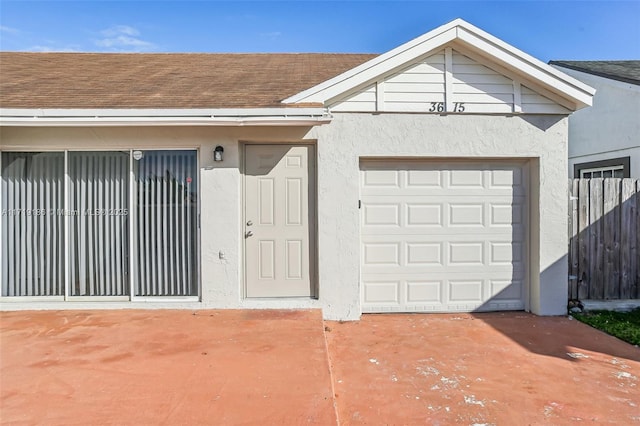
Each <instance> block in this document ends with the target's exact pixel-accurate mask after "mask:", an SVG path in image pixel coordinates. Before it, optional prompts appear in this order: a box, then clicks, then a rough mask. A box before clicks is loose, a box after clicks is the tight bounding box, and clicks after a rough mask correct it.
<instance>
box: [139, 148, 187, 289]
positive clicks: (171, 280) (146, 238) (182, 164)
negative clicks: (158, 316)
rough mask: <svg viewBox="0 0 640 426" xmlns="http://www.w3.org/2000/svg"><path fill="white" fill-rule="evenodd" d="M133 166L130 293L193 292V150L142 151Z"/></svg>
mask: <svg viewBox="0 0 640 426" xmlns="http://www.w3.org/2000/svg"><path fill="white" fill-rule="evenodd" d="M134 169H135V171H136V189H137V197H136V198H137V208H136V212H137V220H136V224H137V228H138V232H137V234H138V236H139V244H138V245H137V256H136V264H137V265H138V269H137V276H136V295H137V296H189V295H196V294H197V286H196V266H197V263H196V259H197V256H196V255H197V252H196V250H197V240H196V235H197V233H196V227H197V186H196V185H197V179H196V176H197V159H196V153H195V152H194V151H146V152H145V153H144V156H143V157H142V158H141V159H140V160H138V161H136V162H135V163H134Z"/></svg>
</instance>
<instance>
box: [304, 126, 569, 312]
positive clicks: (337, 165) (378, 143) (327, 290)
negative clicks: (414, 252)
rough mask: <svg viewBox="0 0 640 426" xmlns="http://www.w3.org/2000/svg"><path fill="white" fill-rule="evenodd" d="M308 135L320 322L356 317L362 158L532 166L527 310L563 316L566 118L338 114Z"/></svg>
mask: <svg viewBox="0 0 640 426" xmlns="http://www.w3.org/2000/svg"><path fill="white" fill-rule="evenodd" d="M311 135H312V137H314V138H317V139H318V141H319V143H318V166H319V167H318V197H319V202H318V227H319V236H318V243H319V252H320V259H319V262H320V265H319V270H320V278H319V279H320V296H321V301H322V304H323V306H324V307H325V308H326V312H325V315H327V316H328V317H332V318H349V319H351V318H356V317H357V315H358V314H359V300H360V293H359V286H358V283H359V255H360V252H359V212H358V209H357V205H358V203H357V201H358V198H359V158H360V157H423V158H433V157H458V158H468V159H478V158H523V157H524V158H529V159H531V161H530V163H531V164H530V165H531V169H532V170H531V176H532V181H533V182H532V184H531V185H530V186H531V187H533V189H532V191H531V202H530V205H531V208H530V209H531V212H530V223H531V224H532V225H533V227H532V231H531V235H530V246H531V254H530V257H531V259H532V262H531V263H530V268H531V280H530V309H531V311H532V312H534V313H537V314H541V315H559V314H562V313H564V312H566V288H567V287H566V286H567V265H566V251H567V243H566V229H567V216H566V162H567V160H566V159H567V145H566V139H567V120H566V118H563V117H559V116H522V117H504V116H476V115H448V116H439V115H419V114H381V115H373V114H336V117H335V118H334V120H333V122H332V123H331V125H329V126H322V127H319V128H316V129H314V131H312V132H311ZM538 186H539V189H538ZM538 199H539V200H538ZM323 201H324V202H323ZM327 201H329V202H327ZM538 223H539V227H538V226H537V224H538Z"/></svg>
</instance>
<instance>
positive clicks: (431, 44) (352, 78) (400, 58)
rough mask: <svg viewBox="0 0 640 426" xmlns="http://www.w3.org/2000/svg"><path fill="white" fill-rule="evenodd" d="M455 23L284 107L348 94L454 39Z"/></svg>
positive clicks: (290, 100)
mask: <svg viewBox="0 0 640 426" xmlns="http://www.w3.org/2000/svg"><path fill="white" fill-rule="evenodd" d="M455 22H456V21H453V22H450V23H448V24H445V25H443V26H441V27H438V28H436V29H435V30H432V31H429V32H428V33H426V34H424V35H422V36H420V37H418V38H415V39H413V40H411V41H409V42H407V43H405V44H403V45H402V46H399V47H396V48H395V49H393V50H390V51H388V52H387V53H383V54H382V55H380V56H377V57H375V58H373V59H371V60H369V61H367V62H365V63H364V64H361V65H358V66H357V67H355V68H353V69H351V70H349V71H346V72H344V73H342V74H340V75H338V76H336V77H334V78H332V79H330V80H327V81H325V82H323V83H320V84H318V85H317V86H314V87H311V88H310V89H307V90H305V91H303V92H300V93H298V94H296V95H293V96H291V97H289V98H287V99H285V100H284V101H282V103H284V104H293V103H297V102H324V101H326V100H327V99H331V98H334V97H336V96H338V95H341V94H342V93H344V92H347V91H349V90H351V89H353V88H355V87H357V86H359V85H361V84H364V83H365V82H368V81H370V80H374V79H376V78H377V77H378V76H380V75H381V74H384V73H386V72H388V71H390V70H392V69H394V68H396V67H398V66H401V65H402V64H404V63H407V62H409V61H411V60H412V59H414V58H416V57H418V56H421V55H423V54H425V53H428V52H430V51H432V50H434V49H437V48H438V47H440V46H442V45H444V44H446V43H448V42H450V41H451V40H453V39H455V36H456V32H455V28H454V27H455V25H453V24H454V23H455Z"/></svg>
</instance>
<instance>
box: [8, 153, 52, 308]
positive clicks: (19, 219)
mask: <svg viewBox="0 0 640 426" xmlns="http://www.w3.org/2000/svg"><path fill="white" fill-rule="evenodd" d="M0 173H1V174H2V187H1V194H2V196H1V197H0V204H1V208H0V210H1V214H2V221H1V222H2V225H1V226H2V242H1V244H2V247H1V250H2V262H1V264H2V295H3V296H60V295H63V294H64V275H63V274H64V268H63V266H62V265H63V262H64V249H63V242H64V215H63V211H62V209H63V208H64V193H63V192H62V188H63V184H64V154H63V153H58V152H55V153H32V152H10V153H2V168H1V169H0Z"/></svg>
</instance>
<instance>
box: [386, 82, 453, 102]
mask: <svg viewBox="0 0 640 426" xmlns="http://www.w3.org/2000/svg"><path fill="white" fill-rule="evenodd" d="M443 91H444V83H395V82H394V83H389V82H385V93H442V92H443ZM385 99H389V98H388V97H385Z"/></svg>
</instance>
